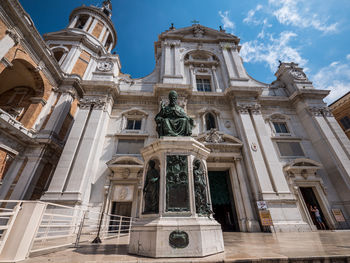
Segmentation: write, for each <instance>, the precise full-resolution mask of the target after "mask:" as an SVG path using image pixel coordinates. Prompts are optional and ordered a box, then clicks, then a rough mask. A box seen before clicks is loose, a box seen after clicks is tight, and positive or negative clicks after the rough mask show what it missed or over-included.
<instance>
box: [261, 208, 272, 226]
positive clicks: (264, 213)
mask: <svg viewBox="0 0 350 263" xmlns="http://www.w3.org/2000/svg"><path fill="white" fill-rule="evenodd" d="M259 216H260V221H261V225H262V226H273V222H272V218H271V214H270V211H269V210H260V211H259Z"/></svg>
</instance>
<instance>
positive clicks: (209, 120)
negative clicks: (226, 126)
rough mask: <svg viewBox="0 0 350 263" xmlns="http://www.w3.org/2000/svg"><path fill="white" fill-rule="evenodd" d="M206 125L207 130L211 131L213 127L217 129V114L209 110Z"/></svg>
mask: <svg viewBox="0 0 350 263" xmlns="http://www.w3.org/2000/svg"><path fill="white" fill-rule="evenodd" d="M205 127H206V130H207V131H210V130H211V129H216V121H215V116H214V114H212V113H211V112H208V113H207V114H206V115H205Z"/></svg>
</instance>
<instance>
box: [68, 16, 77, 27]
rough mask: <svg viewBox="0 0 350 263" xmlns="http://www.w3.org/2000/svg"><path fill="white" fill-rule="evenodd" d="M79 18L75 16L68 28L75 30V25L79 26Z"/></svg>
mask: <svg viewBox="0 0 350 263" xmlns="http://www.w3.org/2000/svg"><path fill="white" fill-rule="evenodd" d="M78 18H79V16H75V17H74V18H73V20H72V22H71V23H70V24H69V26H68V28H74V27H75V25H76V24H77V21H78Z"/></svg>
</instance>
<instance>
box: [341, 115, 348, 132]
mask: <svg viewBox="0 0 350 263" xmlns="http://www.w3.org/2000/svg"><path fill="white" fill-rule="evenodd" d="M340 123H341V124H342V125H343V127H344V129H345V130H347V129H350V118H349V117H348V116H345V117H344V118H342V119H340Z"/></svg>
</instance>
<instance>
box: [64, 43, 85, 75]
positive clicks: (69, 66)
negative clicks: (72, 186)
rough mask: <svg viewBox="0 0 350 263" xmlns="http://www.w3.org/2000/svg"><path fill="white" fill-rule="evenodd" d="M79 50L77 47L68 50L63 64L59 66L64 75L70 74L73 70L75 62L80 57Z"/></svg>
mask: <svg viewBox="0 0 350 263" xmlns="http://www.w3.org/2000/svg"><path fill="white" fill-rule="evenodd" d="M80 53H81V51H80V49H79V47H78V46H74V47H72V48H71V49H70V51H69V52H68V54H67V57H66V59H65V60H64V62H63V64H62V65H61V69H62V71H63V72H65V73H70V72H71V71H72V70H73V67H74V65H75V63H76V62H77V60H78V58H79V56H80Z"/></svg>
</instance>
